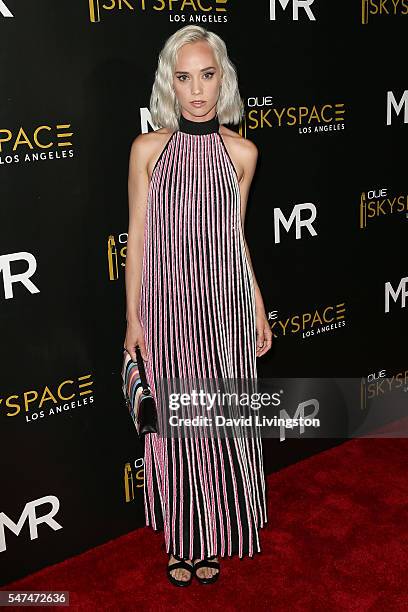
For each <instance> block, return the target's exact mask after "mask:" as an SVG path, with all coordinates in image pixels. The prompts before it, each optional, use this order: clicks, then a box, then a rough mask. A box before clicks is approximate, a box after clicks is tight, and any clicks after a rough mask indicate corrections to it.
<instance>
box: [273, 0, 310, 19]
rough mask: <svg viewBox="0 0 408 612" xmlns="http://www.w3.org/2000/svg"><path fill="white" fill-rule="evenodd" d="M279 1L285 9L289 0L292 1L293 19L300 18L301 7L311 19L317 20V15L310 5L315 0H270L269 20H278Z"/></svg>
mask: <svg viewBox="0 0 408 612" xmlns="http://www.w3.org/2000/svg"><path fill="white" fill-rule="evenodd" d="M278 2H279V4H280V5H281V7H282V9H283V10H284V11H285V10H286V9H287V7H288V4H289V2H291V3H292V20H293V21H298V20H299V9H302V10H303V11H304V12H305V13H306V15H307V17H308V18H309V21H316V17H315V16H314V15H313V13H312V9H311V8H310V5H311V4H313V2H314V0H269V20H270V21H275V20H276V4H277V3H278Z"/></svg>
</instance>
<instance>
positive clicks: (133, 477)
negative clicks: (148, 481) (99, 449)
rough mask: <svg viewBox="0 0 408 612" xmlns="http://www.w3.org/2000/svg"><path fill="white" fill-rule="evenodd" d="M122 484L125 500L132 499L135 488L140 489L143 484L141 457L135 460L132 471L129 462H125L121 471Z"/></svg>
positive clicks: (129, 500) (142, 462)
mask: <svg viewBox="0 0 408 612" xmlns="http://www.w3.org/2000/svg"><path fill="white" fill-rule="evenodd" d="M139 464H140V465H139ZM123 485H124V491H125V501H126V502H131V501H133V500H134V499H135V489H141V488H142V487H143V486H144V461H143V459H137V460H136V461H135V466H134V472H133V470H132V466H131V464H130V463H129V462H128V463H125V467H124V471H123Z"/></svg>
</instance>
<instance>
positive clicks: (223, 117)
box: [150, 25, 244, 130]
mask: <svg viewBox="0 0 408 612" xmlns="http://www.w3.org/2000/svg"><path fill="white" fill-rule="evenodd" d="M198 41H206V42H208V44H209V45H210V46H211V48H212V49H213V52H214V55H215V59H216V60H217V63H218V66H219V67H220V70H221V83H220V93H219V97H218V100H217V105H216V113H217V116H218V121H219V123H220V124H222V123H227V124H238V123H239V122H240V120H241V118H242V116H243V115H244V104H243V101H242V99H241V96H240V94H239V89H238V77H237V72H236V69H235V66H234V64H233V63H232V62H231V60H230V59H229V57H228V52H227V47H226V45H225V42H224V41H223V40H222V38H220V37H219V36H218V35H217V34H215V33H214V32H210V31H209V30H206V29H205V28H203V27H201V26H198V25H187V26H185V27H184V28H181V29H180V30H177V31H176V32H174V34H172V35H171V36H170V37H169V38H168V39H167V40H166V42H165V44H164V47H163V49H162V50H161V52H160V54H159V59H158V64H157V69H156V73H155V79H154V83H153V87H152V93H151V96H150V114H151V117H152V121H153V123H154V124H155V125H157V126H158V127H166V128H168V129H171V130H178V128H179V118H180V113H181V108H180V105H179V102H178V100H177V97H176V93H175V91H174V87H173V76H174V70H175V66H176V62H177V54H178V51H179V49H180V48H181V47H182V46H183V45H185V44H187V43H193V42H198Z"/></svg>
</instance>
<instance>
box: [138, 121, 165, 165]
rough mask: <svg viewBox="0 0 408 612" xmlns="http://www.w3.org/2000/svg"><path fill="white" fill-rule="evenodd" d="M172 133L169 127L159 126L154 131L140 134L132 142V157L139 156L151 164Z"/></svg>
mask: <svg viewBox="0 0 408 612" xmlns="http://www.w3.org/2000/svg"><path fill="white" fill-rule="evenodd" d="M172 133H173V132H172V131H171V130H169V129H168V128H159V129H158V130H154V131H153V132H146V133H144V134H139V135H138V136H136V138H135V139H134V140H133V142H132V146H131V157H134V156H137V157H138V158H139V159H140V158H142V159H143V160H144V161H145V162H146V164H149V162H150V160H151V159H152V158H154V157H155V156H156V154H157V151H158V150H160V149H161V148H162V147H163V145H164V144H165V143H166V141H167V139H168V138H169V137H170V135H171V134H172Z"/></svg>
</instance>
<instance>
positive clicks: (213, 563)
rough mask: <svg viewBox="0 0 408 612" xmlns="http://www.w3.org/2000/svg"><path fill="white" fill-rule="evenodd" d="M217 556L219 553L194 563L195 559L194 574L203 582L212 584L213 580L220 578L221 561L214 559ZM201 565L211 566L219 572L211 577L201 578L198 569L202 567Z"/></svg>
mask: <svg viewBox="0 0 408 612" xmlns="http://www.w3.org/2000/svg"><path fill="white" fill-rule="evenodd" d="M216 556H217V555H212V557H204V559H201V561H197V563H194V561H193V567H194V576H195V577H196V578H197V580H198V582H200V583H201V584H211V583H212V582H215V581H216V580H218V576H219V575H220V563H219V561H214V559H215V557H216ZM200 567H209V568H213V569H217V570H218V572H216V573H215V574H213V575H212V576H210V578H201V577H200V576H197V570H198V569H200Z"/></svg>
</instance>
